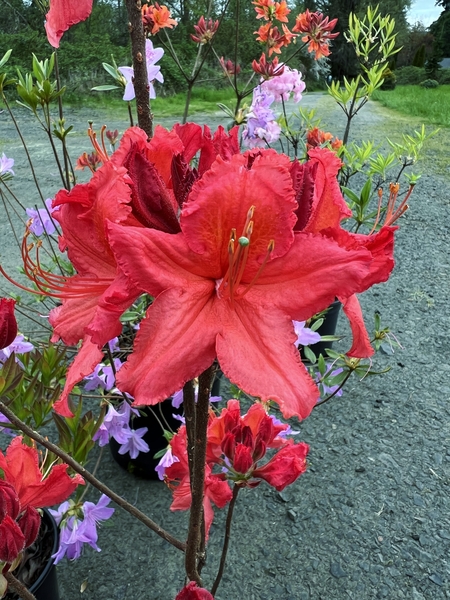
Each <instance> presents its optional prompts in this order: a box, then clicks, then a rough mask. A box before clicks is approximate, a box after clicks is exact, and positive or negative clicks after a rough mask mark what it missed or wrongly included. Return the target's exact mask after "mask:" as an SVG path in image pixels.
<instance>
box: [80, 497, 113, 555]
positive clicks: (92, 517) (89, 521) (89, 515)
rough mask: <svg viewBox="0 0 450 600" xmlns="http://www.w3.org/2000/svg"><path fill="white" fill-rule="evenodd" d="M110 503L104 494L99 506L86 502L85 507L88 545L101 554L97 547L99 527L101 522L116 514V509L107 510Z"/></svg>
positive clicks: (85, 531) (85, 530)
mask: <svg viewBox="0 0 450 600" xmlns="http://www.w3.org/2000/svg"><path fill="white" fill-rule="evenodd" d="M110 501H111V500H110V498H108V496H105V494H102V495H101V496H100V499H99V501H98V502H97V504H94V503H93V502H85V503H84V505H83V514H84V520H83V534H84V536H85V537H87V538H88V539H89V540H90V541H89V542H87V543H88V544H89V545H90V546H92V548H94V550H97V552H100V548H98V546H97V540H98V533H97V525H98V524H99V523H100V522H101V521H106V520H107V519H109V518H111V517H112V515H113V513H114V508H107V506H108V504H109V503H110Z"/></svg>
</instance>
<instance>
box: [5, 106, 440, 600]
mask: <svg viewBox="0 0 450 600" xmlns="http://www.w3.org/2000/svg"><path fill="white" fill-rule="evenodd" d="M304 104H305V105H306V106H312V105H315V104H319V106H323V108H324V109H327V110H325V113H326V117H325V118H324V123H323V124H324V128H325V129H329V130H330V131H332V132H333V133H335V134H337V135H339V134H342V131H343V121H342V118H341V115H340V113H339V112H337V111H335V110H333V109H332V108H330V104H329V101H328V99H327V98H326V97H324V96H321V95H317V96H316V95H311V96H306V97H305V101H304ZM327 111H328V112H327ZM16 115H17V118H18V120H19V122H20V123H21V125H22V126H23V127H24V132H25V136H26V139H27V142H28V143H29V145H30V147H31V149H32V153H33V157H34V158H35V159H36V169H37V171H38V172H39V178H40V181H41V184H42V187H43V190H44V195H45V197H50V196H52V195H53V194H54V193H55V192H56V190H57V189H58V188H59V187H60V182H59V181H58V175H57V173H56V172H55V171H54V170H51V171H50V170H48V168H47V167H46V164H48V149H47V142H46V140H45V139H44V136H43V135H42V132H40V131H38V130H37V129H36V128H33V127H32V126H31V123H32V121H31V119H30V118H29V116H28V115H26V114H25V111H23V110H17V111H16ZM392 115H393V113H392V112H390V111H386V110H385V109H383V108H382V107H380V106H379V105H376V104H369V106H367V107H366V108H365V109H364V110H363V111H361V113H360V115H358V117H357V119H356V121H355V124H354V132H355V136H356V137H360V138H366V139H368V138H370V137H371V136H374V137H377V136H379V132H380V127H382V128H383V130H386V129H389V126H390V125H392V127H395V125H396V120H395V117H393V116H392ZM107 117H111V115H105V114H104V113H102V112H99V111H90V110H89V111H88V110H85V109H79V110H76V111H71V112H70V113H68V115H67V120H68V122H69V123H72V122H73V123H74V125H75V134H74V135H73V136H72V139H71V146H72V147H73V148H76V149H77V152H76V155H79V154H81V152H82V151H84V150H89V143H88V140H87V138H85V137H84V134H83V133H82V132H83V130H85V129H86V125H87V121H88V120H93V121H94V123H95V125H96V126H100V125H101V124H103V122H106V118H107ZM219 120H220V119H219V118H217V119H212V118H210V117H204V118H203V122H208V123H209V124H211V127H212V128H214V127H215V126H216V125H217V124H218V123H219ZM107 124H108V127H109V129H115V128H118V129H119V131H123V130H124V128H125V127H126V120H125V113H124V116H123V117H121V118H116V119H114V118H108V121H107ZM165 124H168V122H167V121H165ZM20 148H21V145H20V140H19V139H18V138H17V134H16V133H15V132H14V129H13V127H12V124H11V121H10V118H9V116H8V115H7V113H6V111H5V112H3V113H2V114H0V153H1V152H5V154H6V155H7V156H8V157H13V158H15V160H16V166H15V170H16V174H17V177H16V178H15V179H14V180H13V181H12V182H11V183H10V186H11V188H12V189H13V190H14V191H15V193H16V194H17V195H18V196H19V198H20V199H21V201H22V202H23V204H24V205H25V206H32V205H33V204H34V203H36V202H38V196H37V194H36V191H35V188H34V184H33V181H32V177H31V174H30V169H29V167H28V165H27V163H26V160H25V156H24V154H23V152H22V151H21V150H20ZM419 168H420V167H418V168H416V169H415V170H416V171H417V170H419ZM449 183H450V181H449V178H446V177H444V176H442V175H437V174H435V173H434V172H433V171H430V170H428V171H427V172H426V174H424V175H423V177H422V179H421V180H420V183H419V184H418V185H417V187H416V190H415V191H414V194H413V197H412V199H411V202H410V209H409V211H408V213H407V214H406V216H405V217H404V218H403V219H402V221H401V228H400V231H399V232H398V235H397V239H396V248H395V257H396V268H395V270H394V273H393V275H392V276H391V278H390V280H389V281H388V282H387V283H385V284H383V285H379V286H375V287H374V288H373V289H371V290H369V291H368V292H366V293H365V294H363V295H362V297H361V303H362V305H363V307H364V312H365V315H366V322H367V324H368V326H369V328H370V326H371V324H372V323H373V314H374V312H375V311H378V312H379V313H380V314H381V318H382V321H383V322H384V323H386V324H389V326H390V327H391V329H392V331H393V332H394V333H395V335H396V336H397V338H398V339H399V341H400V342H401V344H402V346H403V350H398V351H396V353H395V354H394V355H393V356H389V355H381V356H380V357H378V358H377V361H376V366H377V367H381V368H383V367H388V366H389V367H391V371H390V372H389V373H388V374H386V375H383V376H374V377H367V378H365V379H364V380H363V381H361V382H360V381H357V380H356V379H353V380H352V382H351V383H350V385H348V386H347V387H346V388H345V392H344V395H343V396H342V397H341V398H336V399H334V400H333V401H331V402H329V403H327V404H325V405H324V406H323V407H320V408H318V409H317V410H315V411H314V412H313V414H312V415H311V416H310V417H309V418H308V419H307V420H306V421H304V422H302V423H301V424H300V425H298V426H296V427H295V428H296V429H300V431H301V434H300V435H299V436H298V437H297V439H298V440H300V439H301V440H304V441H305V442H307V443H308V444H310V446H311V452H310V456H309V468H308V471H307V473H306V474H305V475H303V476H302V477H300V478H299V480H298V481H297V482H296V483H295V484H294V485H292V486H291V487H289V488H288V489H287V490H286V491H285V492H283V493H278V492H276V491H275V490H274V489H272V488H269V487H268V486H264V485H261V486H259V487H258V488H256V489H254V490H245V491H244V492H243V493H241V495H240V498H239V501H238V504H237V507H236V510H235V520H234V524H233V532H232V544H231V550H230V552H229V562H228V565H227V567H226V571H225V575H224V578H223V581H222V584H221V586H220V588H219V592H218V594H217V596H216V598H217V600H331V599H333V600H347V599H348V598H353V599H355V600H372V599H378V598H386V599H388V600H401V599H404V600H443V599H444V598H450V564H449V556H450V515H449V511H450V502H449V477H450V468H449V467H450V446H449V438H450V434H449V432H450V427H449V413H450V410H449V397H450V383H449V382H450V362H449V360H448V358H449V356H450V348H449V341H448V340H449V331H450V312H449V297H450V277H449V274H450V266H449V262H450V261H449V228H448V222H449V210H450V198H449V191H448V190H449ZM14 218H15V217H14ZM0 240H1V241H0V247H1V257H2V263H3V264H4V265H5V266H6V267H7V268H9V269H13V268H14V267H15V266H17V265H18V252H17V248H15V247H14V244H13V243H12V241H11V226H10V224H9V223H8V220H7V219H6V218H5V219H2V220H1V222H0ZM338 327H339V331H340V332H343V333H344V335H345V336H346V337H345V338H344V340H343V341H342V342H341V347H342V348H348V347H349V345H350V340H349V337H348V327H347V325H346V322H345V318H344V317H343V316H342V315H341V317H340V322H339V325H338ZM94 462H95V456H94V457H93V460H92V463H91V465H90V466H91V468H92V466H93V464H94ZM98 476H99V477H100V478H101V479H103V480H104V481H105V482H106V483H107V484H108V485H109V486H111V487H112V488H113V489H114V490H116V491H118V492H119V493H121V494H122V495H123V496H124V497H125V498H127V499H128V500H129V501H130V502H132V503H133V504H135V505H136V506H138V507H139V508H140V509H142V510H143V511H145V512H146V513H148V514H149V515H150V516H151V517H152V518H153V519H155V520H156V521H158V522H161V523H163V524H164V527H165V528H166V529H167V530H169V531H170V532H171V533H174V534H176V535H178V536H179V537H180V538H183V536H184V535H185V533H184V532H185V531H186V529H185V527H186V515H185V514H183V513H179V512H178V513H172V512H170V511H169V510H168V507H169V504H170V502H171V494H170V491H169V490H168V489H167V488H166V487H165V485H164V484H163V483H160V482H151V481H146V480H140V479H136V478H135V477H134V476H133V475H131V474H129V473H127V472H125V471H123V470H121V469H120V468H118V467H117V465H116V464H115V463H114V462H113V460H112V458H111V457H110V455H109V453H108V452H107V451H106V452H105V453H104V456H103V459H102V462H101V465H100V468H99V471H98ZM90 497H91V498H92V499H96V498H98V494H96V493H95V492H94V491H93V490H91V492H90ZM215 514H216V517H215V521H214V524H213V526H212V529H211V537H210V541H209V545H208V559H207V565H206V567H205V569H204V572H203V573H204V580H205V586H206V587H208V586H211V584H212V581H213V580H214V577H215V573H216V570H217V567H218V561H219V557H220V549H221V544H222V536H223V530H224V520H225V514H224V511H221V510H218V509H216V510H215ZM98 544H99V546H100V548H101V549H102V551H101V553H99V554H97V553H96V552H94V551H92V550H88V551H87V552H85V554H84V555H83V556H82V558H81V559H80V560H78V561H76V562H75V563H71V564H70V563H68V562H62V563H61V564H60V565H59V566H58V574H59V581H60V588H61V599H62V600H81V599H84V600H173V599H174V597H175V595H176V593H177V591H179V590H180V589H181V587H182V586H183V555H182V554H181V553H180V552H179V551H178V550H176V549H173V548H172V547H171V546H169V545H168V544H167V543H166V542H164V541H163V540H162V539H160V538H159V537H157V536H156V535H154V534H153V533H152V532H151V531H149V530H146V528H145V527H144V525H142V524H141V523H140V522H138V521H136V520H134V519H133V518H132V517H131V516H130V515H129V514H127V513H125V512H122V511H121V510H120V509H117V510H116V513H115V515H114V517H113V518H112V519H111V521H110V522H108V523H107V524H105V525H104V526H103V527H102V529H101V530H100V533H99V540H98ZM85 581H86V582H87V587H86V590H85V591H84V592H83V593H82V592H81V591H80V588H81V586H82V584H83V582H85Z"/></svg>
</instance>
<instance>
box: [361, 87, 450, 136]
mask: <svg viewBox="0 0 450 600" xmlns="http://www.w3.org/2000/svg"><path fill="white" fill-rule="evenodd" d="M373 99H374V100H377V101H378V102H381V104H383V105H384V106H386V107H387V108H391V109H393V110H397V111H399V112H401V113H403V114H405V115H409V116H412V117H418V118H420V119H421V120H423V121H424V122H425V123H429V124H433V125H438V126H439V127H450V85H441V86H439V87H437V88H434V89H426V88H422V87H420V86H419V85H400V86H397V87H396V88H395V90H390V91H377V92H375V94H374V95H373Z"/></svg>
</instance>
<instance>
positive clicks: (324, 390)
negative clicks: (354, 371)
mask: <svg viewBox="0 0 450 600" xmlns="http://www.w3.org/2000/svg"><path fill="white" fill-rule="evenodd" d="M343 370H344V369H342V367H339V368H338V369H333V370H332V367H328V369H327V370H326V372H325V375H323V376H322V375H321V374H320V373H317V375H316V382H317V383H318V384H319V389H320V397H321V398H324V397H326V396H330V395H331V394H334V393H335V392H336V390H337V389H338V388H339V385H337V384H336V385H328V384H327V383H326V382H327V381H328V380H329V378H330V377H336V376H337V375H340V374H341V373H342V372H343ZM343 392H344V390H343V389H342V388H341V389H340V390H339V391H338V392H336V394H335V396H337V397H339V396H342V394H343ZM318 400H320V398H318Z"/></svg>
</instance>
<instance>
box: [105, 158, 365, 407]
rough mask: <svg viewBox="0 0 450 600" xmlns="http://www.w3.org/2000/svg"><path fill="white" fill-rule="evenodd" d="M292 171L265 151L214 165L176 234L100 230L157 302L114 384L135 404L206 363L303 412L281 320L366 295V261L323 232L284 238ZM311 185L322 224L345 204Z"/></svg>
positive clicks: (321, 182) (307, 382) (309, 398)
mask: <svg viewBox="0 0 450 600" xmlns="http://www.w3.org/2000/svg"><path fill="white" fill-rule="evenodd" d="M315 152H319V153H320V152H325V153H328V154H327V155H326V156H324V157H323V161H324V162H326V161H327V160H328V158H329V154H331V155H332V157H333V160H337V159H336V156H335V155H334V153H331V152H330V151H328V150H316V151H315ZM291 168H292V163H291V162H290V160H289V159H288V157H286V156H283V155H279V154H277V153H276V152H275V151H273V150H261V151H259V152H249V153H246V154H244V155H233V156H232V157H231V159H230V160H226V161H224V160H221V159H217V160H216V162H215V163H214V164H213V165H212V167H211V168H210V169H209V171H207V172H206V173H205V174H204V175H203V177H202V178H201V179H200V180H197V181H196V182H195V183H194V185H193V187H192V190H191V192H190V195H189V198H188V200H187V201H186V202H185V204H184V206H183V209H182V212H181V221H180V224H181V232H180V233H179V234H177V235H167V234H166V233H164V232H161V231H155V230H150V229H146V230H144V229H139V228H136V227H123V226H120V225H115V224H111V225H110V232H111V233H110V242H111V246H112V248H113V251H114V253H115V255H116V258H117V262H118V263H119V265H120V267H121V268H122V269H123V271H124V273H126V275H127V277H129V278H130V279H131V280H132V281H133V282H134V284H135V285H136V286H137V287H141V288H142V289H144V290H145V291H147V292H148V293H150V294H151V295H152V296H154V297H155V298H156V300H155V302H154V303H153V304H152V306H151V307H150V309H149V310H148V313H147V317H146V318H145V319H144V320H143V322H142V323H141V328H140V330H139V332H138V334H137V338H136V344H135V349H134V352H133V353H132V354H131V355H130V357H129V358H128V361H127V363H126V364H125V365H124V366H123V367H122V369H121V370H120V372H119V374H118V379H117V382H118V385H119V387H120V389H121V390H123V391H125V392H129V393H130V394H131V395H132V396H134V398H135V402H136V405H141V404H155V403H157V402H160V401H161V400H163V399H164V398H167V397H168V396H170V395H171V394H172V393H173V392H175V391H176V390H178V389H180V388H181V387H182V386H183V385H184V383H185V382H186V381H188V380H190V379H193V378H194V377H197V376H198V375H199V374H200V373H201V372H202V371H203V370H204V369H206V368H207V367H208V366H209V365H210V364H211V363H212V361H213V360H214V359H215V358H216V357H217V358H218V360H219V363H220V365H221V368H222V370H223V372H224V373H225V374H226V375H227V376H228V377H229V379H230V380H231V381H233V382H234V383H235V384H236V385H238V386H239V387H240V388H241V389H243V390H245V391H246V392H247V393H249V394H251V395H253V396H257V397H260V398H261V399H262V400H264V401H266V400H275V401H276V402H278V403H279V404H280V407H281V409H282V412H283V414H284V416H285V417H287V418H289V417H291V416H293V415H297V416H299V417H300V418H305V417H306V416H307V415H308V414H309V413H310V412H311V410H312V408H313V406H314V405H315V402H316V399H317V394H318V392H317V388H316V385H315V384H314V382H313V381H312V379H311V378H310V377H309V375H308V373H307V371H306V369H305V367H304V365H302V363H301V361H300V358H299V355H298V352H296V351H295V346H294V344H293V342H294V341H295V334H294V330H293V325H292V320H296V321H302V320H306V319H308V318H310V317H311V316H312V315H314V314H316V313H317V312H319V311H321V310H323V309H325V308H326V307H327V306H329V304H331V302H333V301H334V299H335V297H336V296H341V297H349V296H351V295H352V294H353V293H355V292H360V291H363V290H365V289H367V288H366V287H365V286H364V285H363V281H364V280H366V278H367V276H368V274H369V272H370V268H371V264H372V261H373V256H372V253H371V251H370V250H369V249H368V248H365V247H362V246H360V247H359V248H358V249H350V248H348V247H347V244H346V243H344V245H341V244H340V243H339V241H338V238H337V239H334V238H333V236H332V235H331V234H330V235H323V234H322V233H321V231H320V229H322V227H319V229H305V231H298V232H295V234H294V225H295V222H296V220H297V218H296V215H295V212H296V211H297V210H298V205H297V202H296V196H297V195H298V194H297V191H296V189H295V187H294V181H293V178H292V177H291ZM317 173H318V174H319V171H317ZM314 183H315V186H314V194H320V198H316V197H313V203H312V205H311V206H310V207H309V208H308V210H309V212H310V213H311V214H310V218H309V222H310V223H311V227H313V225H314V224H316V225H319V226H320V224H321V222H322V221H323V223H324V224H325V223H326V226H329V222H330V221H329V218H328V214H322V211H324V212H325V213H328V212H330V214H331V215H332V214H334V212H338V214H339V215H340V214H341V212H340V211H341V209H342V206H345V202H344V200H343V199H342V195H341V194H340V191H339V186H338V183H337V181H336V179H335V177H334V179H333V178H324V174H323V173H322V172H320V177H319V176H318V177H317V180H316V181H315V182H314ZM322 197H323V198H322ZM319 199H320V200H323V202H322V201H321V202H320V205H319V203H318V200H319ZM346 210H347V213H348V209H346ZM347 213H346V214H347ZM309 222H308V227H309ZM339 222H340V219H339V220H337V222H336V224H335V227H337V228H339ZM168 373H170V377H168V376H167V374H168Z"/></svg>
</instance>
